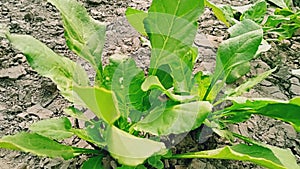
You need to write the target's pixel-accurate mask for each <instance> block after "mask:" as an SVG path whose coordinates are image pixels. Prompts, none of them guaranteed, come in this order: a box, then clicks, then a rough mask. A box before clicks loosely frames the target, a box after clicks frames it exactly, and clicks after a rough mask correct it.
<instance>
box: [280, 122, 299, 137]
mask: <svg viewBox="0 0 300 169" xmlns="http://www.w3.org/2000/svg"><path fill="white" fill-rule="evenodd" d="M281 127H282V128H283V129H284V131H285V132H286V135H287V136H288V137H289V138H291V139H296V138H297V133H296V131H295V129H294V128H293V127H292V126H291V125H289V124H286V123H284V124H283V125H281Z"/></svg>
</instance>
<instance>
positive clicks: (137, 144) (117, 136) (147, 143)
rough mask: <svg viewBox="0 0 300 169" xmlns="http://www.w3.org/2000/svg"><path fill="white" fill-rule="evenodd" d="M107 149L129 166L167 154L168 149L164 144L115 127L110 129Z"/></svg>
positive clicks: (119, 160) (120, 161)
mask: <svg viewBox="0 0 300 169" xmlns="http://www.w3.org/2000/svg"><path fill="white" fill-rule="evenodd" d="M107 147H108V151H109V152H110V154H111V155H112V156H113V157H114V158H115V159H117V160H118V162H119V163H121V164H125V165H128V166H137V165H139V164H142V163H143V162H144V161H145V160H146V159H147V158H149V157H150V156H152V155H154V154H161V153H165V148H166V147H165V145H164V143H161V142H156V141H153V140H150V139H146V138H139V137H135V136H133V135H130V134H129V133H126V132H124V131H122V130H120V129H118V128H116V127H115V126H110V127H109V128H108V136H107Z"/></svg>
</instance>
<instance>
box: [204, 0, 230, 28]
mask: <svg viewBox="0 0 300 169" xmlns="http://www.w3.org/2000/svg"><path fill="white" fill-rule="evenodd" d="M204 2H205V6H207V7H209V8H211V9H212V10H213V12H214V14H215V16H216V17H217V18H218V20H220V21H221V22H223V23H224V24H225V25H226V26H227V27H229V26H230V23H229V22H228V21H227V18H226V15H225V14H224V12H223V11H222V10H221V9H220V8H219V7H217V6H216V5H215V4H213V3H212V2H210V1H208V0H205V1H204Z"/></svg>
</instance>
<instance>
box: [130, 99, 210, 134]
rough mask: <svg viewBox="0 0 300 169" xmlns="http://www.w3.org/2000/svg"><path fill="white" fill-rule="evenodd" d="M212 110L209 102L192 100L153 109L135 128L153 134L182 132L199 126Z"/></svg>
mask: <svg viewBox="0 0 300 169" xmlns="http://www.w3.org/2000/svg"><path fill="white" fill-rule="evenodd" d="M211 111H212V105H211V104H210V103H209V102H201V101H198V102H190V103H183V104H178V105H174V106H166V107H165V106H162V107H156V108H155V109H153V110H152V111H151V112H150V113H149V115H147V116H146V117H145V118H144V119H143V120H141V121H140V122H138V123H136V124H135V125H134V128H135V129H136V130H139V131H144V132H149V133H151V134H153V135H169V134H180V133H184V132H188V131H191V130H193V129H195V128H197V127H199V126H200V125H201V124H202V123H203V121H204V120H205V119H206V117H207V115H208V113H210V112H211Z"/></svg>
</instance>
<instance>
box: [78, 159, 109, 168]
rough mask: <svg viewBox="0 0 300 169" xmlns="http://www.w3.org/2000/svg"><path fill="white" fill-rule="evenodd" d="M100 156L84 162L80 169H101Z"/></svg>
mask: <svg viewBox="0 0 300 169" xmlns="http://www.w3.org/2000/svg"><path fill="white" fill-rule="evenodd" d="M102 159H103V157H102V156H97V157H92V158H90V159H88V160H87V161H85V162H84V163H83V164H82V166H81V168H80V169H103V168H104V167H103V165H102Z"/></svg>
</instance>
